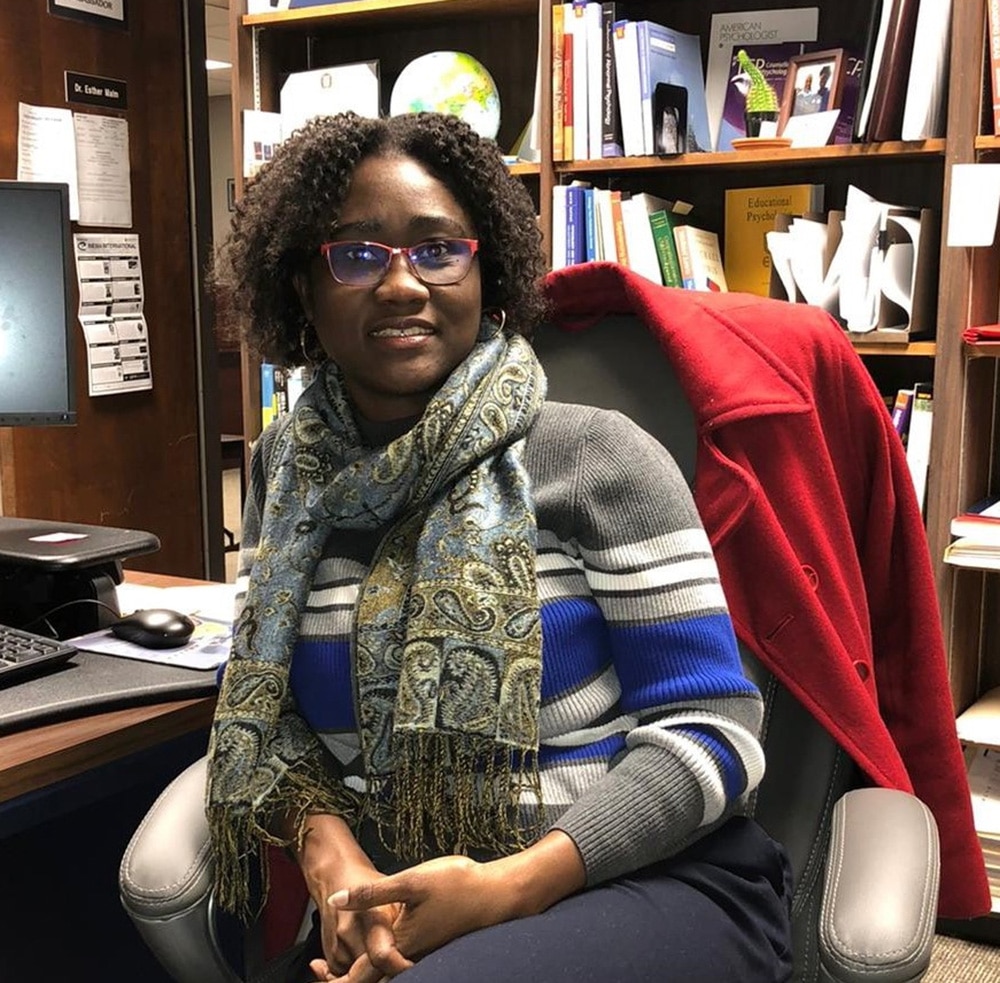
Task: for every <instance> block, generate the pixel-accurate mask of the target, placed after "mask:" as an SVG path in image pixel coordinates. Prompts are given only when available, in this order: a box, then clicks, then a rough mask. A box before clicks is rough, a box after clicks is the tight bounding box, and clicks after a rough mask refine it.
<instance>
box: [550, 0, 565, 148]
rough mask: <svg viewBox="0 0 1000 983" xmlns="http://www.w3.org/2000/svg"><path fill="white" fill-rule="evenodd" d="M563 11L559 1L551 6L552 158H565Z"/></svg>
mask: <svg viewBox="0 0 1000 983" xmlns="http://www.w3.org/2000/svg"><path fill="white" fill-rule="evenodd" d="M564 18H565V11H564V9H563V5H562V4H561V3H557V4H554V5H553V7H552V159H553V160H565V159H566V151H565V145H564V142H563V133H564V131H563V127H564V122H565V118H564V113H563V100H564V99H565V94H564V92H563V45H564V44H565V39H564V37H563V24H564V22H565V21H564Z"/></svg>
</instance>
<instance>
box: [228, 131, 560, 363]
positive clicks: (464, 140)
mask: <svg viewBox="0 0 1000 983" xmlns="http://www.w3.org/2000/svg"><path fill="white" fill-rule="evenodd" d="M394 154H403V155H406V156H408V157H412V158H413V159H414V160H417V161H419V162H420V163H422V164H423V165H424V166H425V167H426V168H427V169H428V171H430V173H432V174H433V175H434V176H435V177H436V178H438V179H439V180H440V181H442V182H443V183H444V184H445V185H446V187H447V188H448V190H449V191H450V192H451V193H452V194H453V195H454V196H455V199H456V200H457V201H458V202H459V204H461V205H462V206H463V208H465V209H466V211H467V212H468V213H469V215H470V216H471V218H472V220H473V222H474V223H475V227H476V233H477V235H478V237H479V244H480V245H479V253H478V255H479V262H480V272H481V279H482V305H483V308H484V310H487V309H495V308H502V309H503V310H504V311H505V312H506V314H507V326H508V327H509V329H510V330H513V331H516V332H518V333H519V334H523V335H524V336H525V337H528V338H530V337H531V334H532V332H533V331H534V329H535V327H536V326H537V324H538V323H539V322H540V321H541V320H542V319H543V318H544V316H545V301H544V297H543V294H542V290H541V278H542V276H543V275H544V273H545V260H544V256H543V253H542V239H541V232H540V231H539V228H538V221H537V219H536V217H535V208H534V204H533V203H532V200H531V196H530V195H529V194H528V192H527V190H526V189H525V188H524V186H523V185H522V184H521V182H520V181H519V180H518V179H517V178H515V177H513V176H511V174H510V172H509V171H508V169H507V166H506V164H505V163H504V162H503V159H502V157H501V153H500V150H499V148H498V147H497V144H496V143H495V142H494V141H493V140H489V139H485V138H483V137H480V136H479V135H478V134H477V133H476V132H475V131H474V130H473V129H472V128H471V127H470V126H468V125H467V124H466V123H464V122H463V121H462V120H460V119H458V118H457V117H455V116H450V115H444V114H440V113H413V114H409V115H404V116H394V117H389V118H383V119H368V118H365V117H361V116H358V115H356V114H355V113H341V114H339V115H336V116H322V117H317V118H316V119H313V120H311V121H310V122H308V123H307V124H305V125H304V126H303V127H302V128H301V129H299V130H297V131H296V132H295V133H294V134H292V136H291V137H290V138H289V139H287V140H286V141H285V142H284V143H282V144H281V146H280V147H279V148H278V149H277V151H276V152H275V155H274V157H273V159H272V160H271V161H270V162H269V163H268V164H267V165H266V166H265V167H264V168H262V169H261V171H260V172H258V174H257V176H256V177H255V178H253V179H251V180H250V181H249V182H248V184H247V187H246V192H245V194H244V195H243V197H242V199H241V200H240V201H239V203H238V204H237V205H236V212H235V215H234V217H233V223H232V229H231V231H230V234H229V237H228V238H227V240H226V242H225V243H224V244H223V246H222V247H221V249H220V250H219V253H218V255H217V256H216V260H215V267H214V270H213V271H212V277H211V281H212V286H213V291H214V294H215V298H216V302H217V317H218V318H219V320H220V321H222V322H223V326H224V327H225V323H224V322H225V321H226V320H227V319H229V320H230V321H231V324H234V325H238V326H239V327H238V330H239V332H240V333H241V334H242V337H243V339H244V341H245V342H246V343H247V345H248V346H249V347H250V348H251V349H253V350H254V351H255V352H256V353H257V354H258V355H259V356H260V357H261V358H263V359H265V360H266V361H269V362H273V363H275V364H278V365H289V366H291V365H302V364H304V363H306V362H313V361H321V360H322V359H323V358H325V355H324V353H323V351H322V348H321V347H320V345H319V340H318V338H317V337H316V333H315V330H314V329H313V327H312V325H310V324H309V323H308V321H307V320H306V318H305V315H304V313H303V311H302V307H301V305H300V303H299V298H298V295H297V294H296V292H295V288H294V286H293V283H292V278H293V275H294V274H295V273H296V272H298V271H301V270H304V269H305V268H306V266H307V264H308V263H309V262H310V260H311V258H312V257H313V256H315V254H316V251H317V249H318V248H319V246H320V245H321V244H322V243H323V242H325V241H327V240H328V239H329V237H330V231H331V229H332V228H333V227H334V225H335V224H336V222H337V218H338V214H339V211H340V208H341V206H342V204H343V202H344V198H345V196H346V193H347V190H348V188H349V186H350V181H351V175H352V174H353V172H354V169H355V167H357V165H358V163H359V162H360V161H362V160H363V159H365V158H367V157H371V156H376V155H394Z"/></svg>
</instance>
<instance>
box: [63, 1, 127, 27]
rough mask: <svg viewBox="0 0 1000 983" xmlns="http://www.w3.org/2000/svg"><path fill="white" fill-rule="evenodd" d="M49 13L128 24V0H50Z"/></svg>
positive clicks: (124, 25) (79, 18) (115, 24)
mask: <svg viewBox="0 0 1000 983" xmlns="http://www.w3.org/2000/svg"><path fill="white" fill-rule="evenodd" d="M49 13H50V14H56V15H57V16H59V17H72V18H74V19H76V20H87V21H97V22H98V23H101V24H112V25H114V26H116V27H127V26H128V0H49Z"/></svg>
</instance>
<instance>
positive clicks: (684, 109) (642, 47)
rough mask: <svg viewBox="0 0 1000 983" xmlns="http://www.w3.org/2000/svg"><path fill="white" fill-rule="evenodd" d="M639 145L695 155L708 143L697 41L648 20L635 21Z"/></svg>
mask: <svg viewBox="0 0 1000 983" xmlns="http://www.w3.org/2000/svg"><path fill="white" fill-rule="evenodd" d="M636 39H637V44H638V48H639V81H640V90H641V99H642V125H643V143H644V145H645V147H646V152H647V153H650V154H674V153H697V152H699V151H704V150H710V149H711V147H712V144H711V141H710V139H709V133H708V108H707V105H706V102H705V71H704V68H703V67H702V61H701V41H700V39H699V37H698V35H697V34H684V33H683V32H681V31H675V30H673V29H672V28H669V27H664V26H663V25H662V24H656V23H654V22H653V21H648V20H647V21H639V22H638V25H637V32H636Z"/></svg>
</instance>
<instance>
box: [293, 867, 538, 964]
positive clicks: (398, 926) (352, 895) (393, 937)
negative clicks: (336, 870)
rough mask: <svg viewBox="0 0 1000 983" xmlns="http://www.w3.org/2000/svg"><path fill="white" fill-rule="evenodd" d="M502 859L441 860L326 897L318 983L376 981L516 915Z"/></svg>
mask: <svg viewBox="0 0 1000 983" xmlns="http://www.w3.org/2000/svg"><path fill="white" fill-rule="evenodd" d="M506 866H507V865H506V864H505V861H504V860H503V859H501V860H495V861H490V862H488V863H478V862H476V861H475V860H470V859H469V858H468V857H463V856H446V857H439V858H437V859H434V860H429V861H427V862H426V863H422V864H418V865H417V866H415V867H410V868H408V869H407V870H404V871H401V872H400V873H398V874H392V875H389V876H379V875H376V876H375V877H374V878H373V879H372V880H369V881H366V882H364V883H359V884H356V885H354V886H352V887H350V888H344V889H342V890H339V891H335V892H334V893H333V894H331V895H330V896H329V897H328V898H327V900H326V904H325V905H323V906H321V910H320V919H321V924H322V937H323V953H324V956H325V958H323V959H315V960H313V961H312V962H311V963H310V968H311V969H312V971H313V973H315V974H316V979H317V980H322V981H326V983H381V981H382V980H384V979H386V978H391V977H394V976H397V975H399V974H400V973H401V972H403V970H405V969H408V968H409V967H410V966H412V965H413V962H414V961H415V960H417V959H419V958H420V957H421V956H424V955H426V954H427V953H429V952H433V951H434V950H435V949H438V948H440V947H441V946H442V945H444V944H445V943H446V942H450V941H451V940H452V939H456V938H458V937H459V936H461V935H465V934H467V933H469V932H473V931H475V930H476V929H479V928H485V927H487V926H488V925H495V924H498V923H500V922H502V921H508V920H510V919H512V918H516V917H519V915H521V914H524V913H525V912H521V911H519V910H518V907H517V893H516V890H514V889H513V885H512V883H511V880H510V879H509V878H508V877H507V876H506V874H507V873H508V872H507V871H505V867H506Z"/></svg>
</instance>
